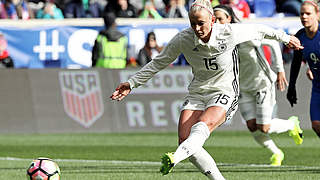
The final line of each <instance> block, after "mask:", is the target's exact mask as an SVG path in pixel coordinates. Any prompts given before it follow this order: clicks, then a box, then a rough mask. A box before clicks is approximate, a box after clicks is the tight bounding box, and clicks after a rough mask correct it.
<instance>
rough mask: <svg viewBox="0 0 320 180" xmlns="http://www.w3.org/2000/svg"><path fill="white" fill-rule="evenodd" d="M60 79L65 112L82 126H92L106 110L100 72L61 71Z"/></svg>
mask: <svg viewBox="0 0 320 180" xmlns="http://www.w3.org/2000/svg"><path fill="white" fill-rule="evenodd" d="M59 80H60V87H61V94H62V98H63V106H64V110H65V112H66V113H67V115H68V116H69V117H70V118H71V119H73V120H75V121H77V122H78V123H80V124H81V125H82V126H84V127H86V128H88V127H90V126H91V125H92V124H93V123H94V122H95V121H96V120H98V119H99V118H100V117H101V116H102V114H103V111H104V106H103V101H102V96H101V88H100V79H99V74H98V72H95V71H64V72H59Z"/></svg>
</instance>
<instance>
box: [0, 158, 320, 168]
mask: <svg viewBox="0 0 320 180" xmlns="http://www.w3.org/2000/svg"><path fill="white" fill-rule="evenodd" d="M32 160H33V159H28V158H15V157H0V161H32ZM54 161H56V162H75V163H76V162H79V163H109V164H137V165H139V164H144V165H161V163H160V162H152V161H118V160H86V159H54ZM180 164H181V165H182V166H183V164H191V163H189V162H185V163H184V162H182V163H180ZM217 165H218V166H225V167H227V166H230V167H273V166H270V165H268V164H236V163H217ZM275 168H303V169H314V168H316V169H318V168H319V169H320V166H300V165H282V166H280V167H275Z"/></svg>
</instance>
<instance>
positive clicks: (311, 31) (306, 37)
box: [287, 1, 320, 137]
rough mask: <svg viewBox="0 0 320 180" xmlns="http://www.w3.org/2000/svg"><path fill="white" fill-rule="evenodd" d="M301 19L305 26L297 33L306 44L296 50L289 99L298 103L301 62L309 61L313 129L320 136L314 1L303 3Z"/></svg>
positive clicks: (319, 50) (319, 36) (319, 45)
mask: <svg viewBox="0 0 320 180" xmlns="http://www.w3.org/2000/svg"><path fill="white" fill-rule="evenodd" d="M300 20H301V23H302V25H303V26H304V28H302V29H300V30H299V31H298V32H297V34H296V35H295V36H296V37H297V38H298V39H300V42H301V43H302V45H303V46H304V49H302V50H295V51H294V57H293V61H292V64H291V70H290V82H289V88H288V93H287V99H288V100H289V102H290V104H291V106H293V105H294V104H296V103H297V93H296V88H295V84H296V80H297V77H298V74H299V71H300V66H301V62H302V61H304V62H307V64H308V65H309V68H310V70H311V76H308V77H309V78H310V79H311V80H312V93H311V101H310V118H311V121H312V129H313V130H314V131H315V133H316V134H317V135H318V136H319V137H320V111H319V109H320V31H319V29H320V28H319V7H318V5H317V4H316V3H315V2H313V1H304V2H303V3H302V5H301V13H300Z"/></svg>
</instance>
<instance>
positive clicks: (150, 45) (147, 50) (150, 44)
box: [137, 32, 163, 66]
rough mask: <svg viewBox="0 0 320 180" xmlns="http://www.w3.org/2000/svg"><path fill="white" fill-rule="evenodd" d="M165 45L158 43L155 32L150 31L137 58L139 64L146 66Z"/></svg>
mask: <svg viewBox="0 0 320 180" xmlns="http://www.w3.org/2000/svg"><path fill="white" fill-rule="evenodd" d="M162 49H163V47H161V46H159V45H158V44H157V40H156V35H155V33H154V32H149V33H148V35H147V40H146V43H145V45H144V47H143V48H142V49H140V51H139V54H138V59H137V64H138V65H139V66H144V65H146V64H147V63H148V62H150V61H151V60H152V59H153V58H154V57H156V56H157V55H158V54H159V53H160V52H161V50H162Z"/></svg>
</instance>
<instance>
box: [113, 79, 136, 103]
mask: <svg viewBox="0 0 320 180" xmlns="http://www.w3.org/2000/svg"><path fill="white" fill-rule="evenodd" d="M130 92H131V88H130V84H129V83H128V82H124V83H121V84H120V85H119V86H118V87H117V88H116V90H115V91H114V92H113V93H112V95H111V96H110V98H111V99H112V100H117V101H121V100H122V99H123V98H124V97H126V96H127V95H128V94H129V93H130Z"/></svg>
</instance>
